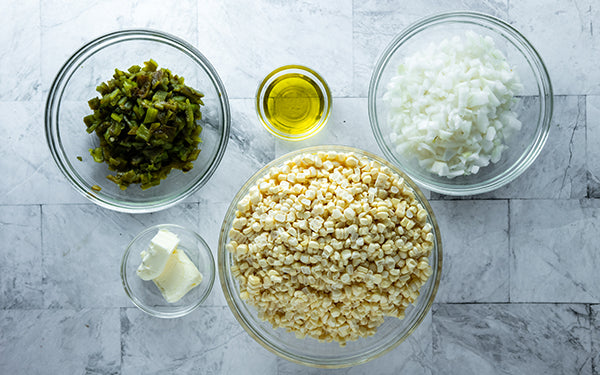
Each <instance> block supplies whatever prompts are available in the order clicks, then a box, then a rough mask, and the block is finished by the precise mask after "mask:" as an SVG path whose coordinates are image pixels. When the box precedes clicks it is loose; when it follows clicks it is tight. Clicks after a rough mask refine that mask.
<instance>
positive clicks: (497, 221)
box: [431, 200, 509, 303]
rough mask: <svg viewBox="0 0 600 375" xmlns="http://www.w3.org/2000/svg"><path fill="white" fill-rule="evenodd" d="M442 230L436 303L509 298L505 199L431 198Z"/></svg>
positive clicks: (495, 300) (505, 300) (506, 208)
mask: <svg viewBox="0 0 600 375" xmlns="http://www.w3.org/2000/svg"><path fill="white" fill-rule="evenodd" d="M431 206H432V207H433V212H434V214H435V216H436V218H437V220H438V224H439V227H440V232H441V233H442V246H443V264H442V278H441V280H440V287H439V290H438V293H437V296H436V299H435V301H436V302H438V303H442V302H508V288H509V263H508V255H509V252H508V202H506V201H484V200H482V201H433V202H431Z"/></svg>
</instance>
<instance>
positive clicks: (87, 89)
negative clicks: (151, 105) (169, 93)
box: [45, 29, 231, 213]
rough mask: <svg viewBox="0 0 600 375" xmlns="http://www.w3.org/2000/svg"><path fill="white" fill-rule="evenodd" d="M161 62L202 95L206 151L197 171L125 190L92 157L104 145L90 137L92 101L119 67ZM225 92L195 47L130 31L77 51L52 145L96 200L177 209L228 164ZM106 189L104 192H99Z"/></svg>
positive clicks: (67, 71) (59, 79) (55, 89)
mask: <svg viewBox="0 0 600 375" xmlns="http://www.w3.org/2000/svg"><path fill="white" fill-rule="evenodd" d="M149 59H153V60H154V61H156V62H157V63H158V66H159V68H166V69H169V70H170V71H171V72H172V73H173V74H176V75H178V76H180V77H183V78H184V79H185V83H186V85H188V86H190V87H192V88H194V89H196V90H198V91H200V92H202V93H203V94H204V95H205V96H204V98H203V102H204V105H203V106H202V107H201V108H200V110H201V112H202V119H201V120H200V121H199V123H200V125H201V126H202V133H201V134H200V137H201V138H202V142H201V143H200V150H201V152H200V154H199V155H198V158H197V159H196V160H195V161H194V162H193V163H194V168H192V170H190V171H188V172H186V173H183V172H182V171H181V170H172V171H171V173H169V175H168V176H167V178H166V179H164V180H162V181H161V183H160V185H158V186H153V187H151V188H149V189H146V190H142V189H141V188H140V186H138V185H131V186H129V187H128V188H127V190H121V189H120V188H119V186H117V184H115V183H114V182H112V181H110V180H108V179H107V178H106V176H107V175H109V174H114V172H112V171H110V170H109V169H108V165H107V164H106V163H97V162H95V161H94V160H93V158H92V157H91V155H90V153H89V151H88V150H89V149H93V148H96V147H97V146H99V144H100V142H99V140H98V137H97V135H96V134H95V133H93V134H88V133H87V132H86V125H85V124H84V122H83V117H84V116H87V115H89V114H91V113H93V111H92V110H91V109H90V108H89V106H88V100H90V99H91V98H95V97H98V96H100V94H99V93H98V92H97V91H96V87H97V86H98V85H100V83H102V82H106V81H108V80H110V79H111V78H112V76H113V74H114V70H115V68H118V69H121V70H127V69H128V68H129V67H130V66H132V65H139V66H143V63H144V62H145V61H148V60H149ZM230 122H231V118H230V112H229V101H228V99H227V93H226V92H225V87H224V86H223V83H222V82H221V79H220V78H219V76H218V74H217V72H216V71H215V69H214V68H213V67H212V65H211V64H210V62H209V61H208V60H207V59H206V57H204V56H203V55H202V54H201V53H200V52H199V51H198V50H197V49H196V48H194V47H193V46H192V45H191V44H189V43H187V42H185V41H184V40H182V39H179V38H177V37H175V36H172V35H169V34H166V33H162V32H158V31H153V30H143V29H142V30H123V31H117V32H114V33H110V34H106V35H104V36H101V37H99V38H97V39H95V40H93V41H91V42H89V43H87V44H86V45H84V46H83V47H81V48H80V49H79V50H78V51H76V52H75V53H74V54H73V56H71V57H70V58H69V59H68V60H67V62H66V63H65V64H64V66H63V67H62V68H61V69H60V71H59V72H58V74H57V76H56V78H55V79H54V82H53V83H52V86H51V88H50V92H49V94H48V100H47V102H46V112H45V124H46V126H45V128H46V140H47V142H48V146H49V147H50V152H51V153H52V157H53V158H54V161H55V162H56V164H57V165H58V168H59V169H60V171H61V172H62V174H63V175H64V176H65V177H66V178H67V180H68V181H69V183H71V185H72V186H73V187H74V188H75V189H76V190H77V191H78V192H79V193H81V194H82V195H83V196H85V197H86V198H88V199H90V200H91V201H92V202H94V203H96V204H98V205H100V206H102V207H105V208H109V209H112V210H116V211H120V212H129V213H146V212H153V211H158V210H162V209H165V208H168V207H171V206H173V205H175V204H176V203H178V202H180V201H181V200H183V199H185V198H186V197H188V196H189V195H191V194H193V193H194V192H195V191H197V190H198V189H199V188H200V187H202V186H203V185H204V184H205V183H206V182H207V181H208V180H209V179H210V177H211V176H212V175H213V173H214V172H215V170H216V169H217V166H218V165H219V163H220V162H221V159H222V157H223V154H224V153H225V148H226V147H227V142H228V140H229V130H230V126H231V125H230ZM97 187H100V189H101V190H100V191H98V188H97Z"/></svg>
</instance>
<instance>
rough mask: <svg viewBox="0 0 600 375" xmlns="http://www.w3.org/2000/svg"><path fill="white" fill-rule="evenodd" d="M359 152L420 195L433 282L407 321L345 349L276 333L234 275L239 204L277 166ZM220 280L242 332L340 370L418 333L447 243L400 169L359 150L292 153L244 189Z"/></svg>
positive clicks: (222, 255)
mask: <svg viewBox="0 0 600 375" xmlns="http://www.w3.org/2000/svg"><path fill="white" fill-rule="evenodd" d="M332 151H333V152H338V153H354V154H356V155H359V156H360V157H367V158H369V159H370V160H373V161H376V162H378V163H379V164H381V165H383V166H385V167H388V168H390V170H391V171H392V172H393V173H395V174H397V175H399V176H400V177H402V178H403V179H404V182H405V184H406V185H407V186H408V187H410V188H411V189H412V191H413V192H414V193H415V198H416V199H417V201H418V202H419V203H420V204H421V205H422V206H423V207H424V208H425V210H426V211H427V214H428V218H427V222H428V223H429V224H431V226H432V228H433V229H432V233H433V235H434V240H433V244H434V247H433V249H432V250H431V255H430V256H429V264H430V265H431V269H432V271H433V273H432V274H431V276H430V277H429V279H428V280H427V282H426V283H425V284H424V285H423V286H421V288H420V289H419V297H418V298H417V300H416V302H415V303H414V304H411V305H409V306H408V307H407V308H406V311H405V318H404V319H397V318H392V317H386V318H385V319H384V322H383V324H382V325H380V326H379V327H378V328H377V332H376V333H375V334H374V335H373V336H370V337H363V338H360V339H358V340H356V341H350V342H347V343H346V346H343V347H342V346H340V345H339V344H338V343H337V342H320V341H318V340H316V339H313V338H310V337H306V338H304V339H299V338H296V336H295V335H294V333H291V332H287V331H286V330H285V329H283V328H277V329H275V328H273V326H272V325H271V323H269V322H267V321H263V320H261V319H260V318H259V317H258V312H257V310H256V309H255V308H254V306H251V305H249V304H247V303H246V302H245V301H244V300H243V299H242V298H240V289H239V284H238V281H237V280H236V278H235V277H234V276H233V274H232V272H231V266H232V265H233V264H234V256H233V255H232V254H231V253H230V252H229V251H227V249H226V246H227V243H229V240H230V239H229V231H230V229H231V228H232V223H233V220H234V219H235V213H236V210H237V203H238V202H239V201H240V200H241V199H242V198H243V197H245V196H246V195H247V194H248V192H249V191H250V189H251V188H252V187H253V186H256V184H257V181H258V180H259V179H261V178H262V177H264V175H265V174H267V173H269V170H270V169H271V168H274V167H281V166H282V165H283V164H285V162H286V161H288V160H290V159H293V158H295V157H296V156H298V155H302V154H305V153H318V152H332ZM217 262H218V268H219V278H220V280H221V287H222V289H223V293H224V294H225V299H226V300H227V304H228V305H229V308H230V309H231V311H232V312H233V315H234V316H235V317H236V319H237V320H238V322H239V323H240V324H241V325H242V327H243V328H244V329H245V330H246V331H247V332H248V334H250V336H251V337H252V338H254V339H255V340H256V341H257V342H258V343H259V344H261V345H262V346H263V347H265V348H266V349H268V350H269V351H271V352H273V353H275V354H277V355H278V356H280V357H282V358H285V359H287V360H289V361H292V362H295V363H299V364H302V365H307V366H313V367H320V368H340V367H347V366H354V365H358V364H361V363H365V362H368V361H370V360H372V359H375V358H377V357H379V356H381V355H383V354H385V353H387V352H389V351H390V350H392V349H393V348H395V347H396V346H398V345H399V344H400V343H401V342H403V341H404V340H406V339H407V338H408V337H409V336H410V335H411V334H412V333H413V332H414V331H415V329H417V327H418V326H419V324H421V322H422V321H423V319H424V318H425V316H426V315H427V313H428V312H429V309H430V308H431V305H432V304H433V300H434V298H435V295H436V293H437V290H438V285H439V282H440V277H441V273H442V239H441V234H440V230H439V227H438V224H437V221H436V218H435V215H434V214H433V210H432V209H431V206H430V205H429V202H428V201H427V199H426V198H425V196H424V195H423V193H422V192H421V191H420V190H419V188H418V187H417V185H416V184H415V183H414V182H413V181H412V180H411V179H410V178H409V177H408V176H406V175H405V174H404V173H403V172H402V171H401V170H399V169H398V168H397V167H396V166H394V165H392V164H391V163H389V162H388V161H386V160H384V159H383V158H380V157H378V156H376V155H373V154H371V153H369V152H367V151H363V150H360V149H357V148H353V147H346V146H314V147H307V148H303V149H300V150H296V151H293V152H290V153H288V154H286V155H284V156H282V157H280V158H278V159H275V160H273V161H272V162H270V163H269V164H267V165H266V166H264V167H263V168H262V169H261V170H259V171H258V172H256V173H255V174H254V175H253V176H252V177H251V178H250V179H249V180H248V181H247V182H246V183H245V184H244V185H243V186H242V188H241V189H240V190H239V192H238V193H237V194H236V196H235V197H234V198H233V200H232V202H231V205H230V206H229V208H228V209H227V212H226V214H225V219H224V220H223V225H222V227H221V234H220V237H219V252H218V255H217Z"/></svg>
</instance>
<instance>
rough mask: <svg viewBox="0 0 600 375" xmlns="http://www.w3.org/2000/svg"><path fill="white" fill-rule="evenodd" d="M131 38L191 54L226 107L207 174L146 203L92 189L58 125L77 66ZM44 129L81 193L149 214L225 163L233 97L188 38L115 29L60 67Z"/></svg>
mask: <svg viewBox="0 0 600 375" xmlns="http://www.w3.org/2000/svg"><path fill="white" fill-rule="evenodd" d="M131 40H148V41H153V42H159V43H163V44H165V45H168V46H171V47H173V48H176V49H178V50H180V51H181V52H183V53H184V54H186V55H188V56H190V57H191V58H192V59H193V60H194V61H195V62H197V63H198V64H199V66H200V67H201V68H202V69H203V70H204V71H205V72H206V74H207V75H208V76H209V78H210V80H211V81H212V83H213V85H214V86H215V88H216V89H217V91H218V92H219V94H220V95H219V104H220V106H221V108H222V112H223V114H222V122H223V132H222V133H221V138H220V141H219V146H218V152H217V154H216V155H215V156H214V158H213V160H212V162H211V165H210V166H209V168H208V169H207V171H206V173H205V174H204V175H202V176H199V179H198V181H197V182H196V183H195V184H194V185H193V186H191V187H190V188H189V189H187V190H185V191H183V192H181V193H180V194H179V195H176V196H170V197H167V198H164V199H161V200H156V201H153V202H144V203H135V204H134V203H129V202H126V201H122V200H112V199H110V198H104V197H103V196H99V195H97V194H95V193H94V192H93V191H90V189H89V187H86V186H85V185H84V184H83V183H82V182H81V180H80V179H79V178H78V177H76V175H77V173H76V171H74V170H73V169H72V168H71V167H70V166H69V162H68V161H67V156H66V155H64V152H63V149H62V146H61V143H60V135H59V133H60V131H59V128H58V116H59V106H60V102H61V100H62V95H63V94H64V91H65V89H66V86H67V84H68V82H69V80H70V78H71V76H72V75H73V74H74V70H75V68H76V66H77V65H79V64H81V63H82V62H84V61H85V60H87V59H88V58H89V57H90V56H91V55H92V54H94V53H96V52H97V51H100V50H102V49H103V48H105V47H109V46H111V45H114V44H117V43H120V42H124V41H131ZM44 128H45V133H46V143H47V144H48V147H49V149H50V153H51V154H52V158H53V159H54V161H55V163H56V165H57V166H58V169H59V170H60V171H61V173H62V174H63V175H64V176H65V177H66V178H67V180H68V181H69V183H70V184H71V185H72V186H73V187H74V188H75V190H77V191H78V192H79V193H80V194H81V195H83V196H84V197H86V198H88V199H89V200H91V201H92V202H94V203H96V204H98V205H99V206H101V207H104V208H108V209H111V210H115V211H119V212H126V213H149V212H155V211H160V210H163V209H166V208H169V207H172V206H174V205H175V204H177V203H179V202H180V201H182V200H183V199H185V198H186V197H188V196H190V195H191V194H193V193H194V192H196V191H197V190H198V189H200V188H201V187H202V186H204V184H205V183H206V182H207V181H208V180H209V179H210V177H211V176H212V175H213V174H214V172H215V171H216V169H217V167H218V166H219V164H220V163H221V160H222V158H223V155H224V154H225V149H226V148H227V143H228V140H229V132H230V128H231V114H230V108H229V100H228V97H227V92H226V91H225V87H224V85H223V83H222V81H221V79H220V77H219V75H218V74H217V71H216V70H215V69H214V67H213V66H212V64H211V63H210V62H209V61H208V59H207V58H206V57H205V56H204V55H203V54H202V53H201V52H200V51H198V50H197V49H196V48H195V47H194V46H192V45H191V44H190V43H188V42H186V41H185V40H183V39H181V38H179V37H176V36H174V35H171V34H168V33H165V32H162V31H158V30H152V29H125V30H119V31H114V32H111V33H108V34H104V35H102V36H100V37H97V38H96V39H93V40H92V41H90V42H88V43H86V44H84V45H83V46H82V47H80V48H79V49H78V50H77V51H76V52H75V53H73V54H72V55H71V56H70V57H69V58H68V59H67V61H66V62H65V63H64V64H63V66H62V67H61V68H60V70H59V71H58V73H57V74H56V77H55V78H54V81H53V82H52V85H51V86H50V90H49V92H48V97H47V99H46V106H45V113H44Z"/></svg>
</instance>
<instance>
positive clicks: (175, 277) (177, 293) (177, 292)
mask: <svg viewBox="0 0 600 375" xmlns="http://www.w3.org/2000/svg"><path fill="white" fill-rule="evenodd" d="M152 281H154V284H156V286H157V287H158V289H159V290H160V292H161V293H162V295H163V297H164V298H165V300H166V301H167V302H169V303H173V302H177V301H179V300H180V299H181V298H182V297H183V296H184V295H186V293H187V292H189V291H190V290H192V289H193V288H194V287H195V286H197V285H198V284H200V283H201V282H202V274H201V273H200V271H198V268H196V266H195V265H194V263H193V262H192V261H191V260H190V258H188V256H187V255H186V254H185V252H183V251H182V250H179V249H175V251H174V252H173V254H172V255H171V256H170V257H169V260H168V261H167V264H166V266H165V268H164V270H163V272H162V273H161V274H160V275H159V276H158V277H156V278H154V279H153V280H152Z"/></svg>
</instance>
